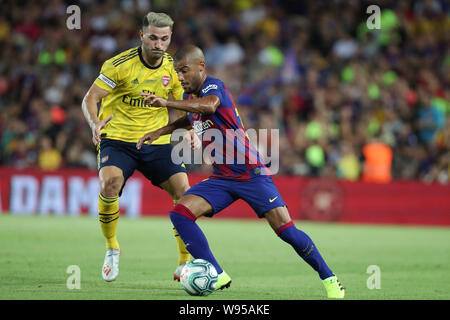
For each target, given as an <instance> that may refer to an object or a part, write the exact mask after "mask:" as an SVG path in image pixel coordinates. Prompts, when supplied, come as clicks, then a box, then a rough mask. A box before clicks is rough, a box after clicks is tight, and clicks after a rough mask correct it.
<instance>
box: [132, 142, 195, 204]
mask: <svg viewBox="0 0 450 320" xmlns="http://www.w3.org/2000/svg"><path fill="white" fill-rule="evenodd" d="M141 150H142V152H141V153H140V155H139V157H140V159H139V166H138V168H137V169H138V170H139V171H140V172H141V173H142V174H143V175H144V176H145V177H146V178H147V179H149V180H150V181H151V182H152V184H153V185H155V186H158V187H160V188H162V189H164V190H166V191H167V192H168V193H169V194H170V195H171V196H172V194H175V193H180V192H181V191H180V190H183V189H184V190H183V193H184V191H185V190H186V188H189V184H188V182H187V176H185V177H184V176H183V175H177V176H175V175H176V174H178V173H184V174H185V175H186V168H185V166H184V165H183V164H176V163H174V162H173V161H172V159H171V153H172V146H171V145H143V148H142V149H141ZM174 176H175V177H174ZM171 178H172V180H171V181H170V182H169V180H170V179H171ZM177 182H178V183H180V184H181V185H176V184H177ZM183 193H181V194H183Z"/></svg>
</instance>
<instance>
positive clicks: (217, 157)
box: [183, 76, 271, 181]
mask: <svg viewBox="0 0 450 320" xmlns="http://www.w3.org/2000/svg"><path fill="white" fill-rule="evenodd" d="M209 95H215V96H217V97H218V98H219V99H220V105H219V106H218V107H217V109H216V111H215V112H214V113H213V114H209V115H206V114H199V113H189V112H188V114H187V116H188V118H189V121H190V123H191V125H192V127H193V128H194V130H195V132H196V133H197V135H198V136H199V138H200V140H201V141H202V143H203V147H204V148H205V149H204V153H205V150H206V149H208V152H209V155H210V159H211V162H212V165H213V167H214V172H213V175H212V176H211V178H219V179H229V180H236V181H249V180H250V179H251V178H252V177H253V176H256V175H271V172H270V170H269V169H268V168H267V167H266V166H265V165H264V162H263V159H262V157H261V155H260V154H259V152H258V151H257V149H256V148H255V147H254V146H253V145H252V144H251V143H250V140H249V138H248V136H247V134H246V132H245V129H244V125H243V124H242V121H241V119H240V117H239V113H238V110H237V108H236V105H235V103H234V100H233V97H232V95H231V93H230V92H229V91H228V89H227V88H226V86H225V84H224V83H223V82H222V81H221V80H219V79H216V78H213V77H210V76H208V77H206V79H205V82H204V83H203V86H202V88H201V90H200V93H199V95H198V98H202V97H206V96H209ZM183 98H184V99H192V98H193V95H188V94H184V97H183Z"/></svg>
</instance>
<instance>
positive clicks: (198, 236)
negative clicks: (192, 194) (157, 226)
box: [170, 204, 223, 274]
mask: <svg viewBox="0 0 450 320" xmlns="http://www.w3.org/2000/svg"><path fill="white" fill-rule="evenodd" d="M195 219H196V217H195V216H194V215H193V214H192V213H191V212H190V210H189V209H188V208H186V207H185V206H183V205H181V204H177V205H176V206H175V208H174V209H173V211H172V212H170V220H171V221H172V224H173V226H174V227H175V229H176V230H177V231H178V234H179V235H180V237H181V239H183V242H184V243H185V244H186V249H187V250H188V251H189V253H190V254H191V255H192V256H193V257H194V258H195V259H204V260H206V261H209V262H210V263H211V264H212V265H213V266H214V267H215V268H216V270H217V273H218V274H220V273H222V271H223V270H222V268H221V267H220V265H219V263H218V262H217V260H216V258H214V255H213V254H212V252H211V249H210V248H209V244H208V240H207V239H206V237H205V235H204V234H203V232H202V230H201V229H200V227H199V226H198V225H197V224H196V223H195Z"/></svg>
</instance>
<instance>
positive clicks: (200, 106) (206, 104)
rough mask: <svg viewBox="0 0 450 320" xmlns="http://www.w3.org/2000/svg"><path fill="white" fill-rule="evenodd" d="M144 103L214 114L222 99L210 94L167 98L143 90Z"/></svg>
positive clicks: (158, 106) (157, 106)
mask: <svg viewBox="0 0 450 320" xmlns="http://www.w3.org/2000/svg"><path fill="white" fill-rule="evenodd" d="M141 95H142V96H143V97H144V103H146V104H148V105H151V106H152V107H156V108H161V107H162V108H172V109H177V110H181V111H186V112H193V113H201V114H213V113H214V112H215V111H216V109H217V107H218V106H219V105H220V99H219V97H217V96H216V95H209V96H206V97H202V98H197V99H189V100H167V99H163V98H161V97H158V96H156V95H153V94H149V93H145V92H141Z"/></svg>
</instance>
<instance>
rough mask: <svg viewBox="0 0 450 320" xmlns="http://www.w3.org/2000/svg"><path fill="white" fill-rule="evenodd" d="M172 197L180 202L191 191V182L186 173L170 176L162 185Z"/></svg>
mask: <svg viewBox="0 0 450 320" xmlns="http://www.w3.org/2000/svg"><path fill="white" fill-rule="evenodd" d="M160 187H161V188H163V189H164V190H165V191H166V192H167V193H169V194H170V196H171V197H172V198H173V199H175V200H179V199H180V198H181V196H182V195H183V194H184V193H185V192H186V191H187V190H188V189H189V187H190V186H189V180H188V177H187V174H186V173H185V172H177V173H175V174H173V175H171V176H170V178H169V179H168V180H166V181H164V182H162V183H161V184H160Z"/></svg>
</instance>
